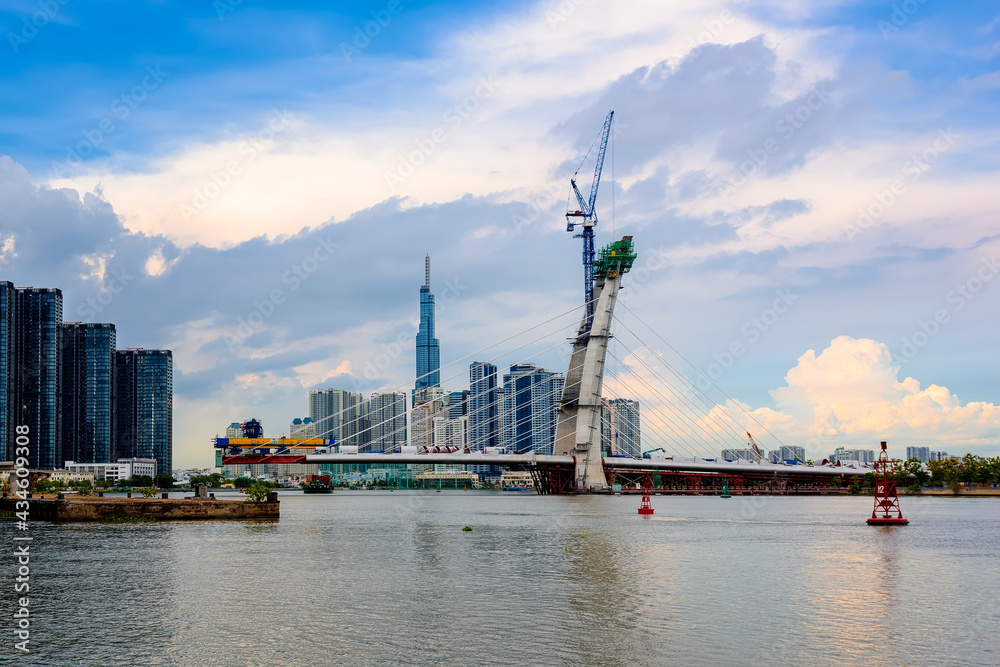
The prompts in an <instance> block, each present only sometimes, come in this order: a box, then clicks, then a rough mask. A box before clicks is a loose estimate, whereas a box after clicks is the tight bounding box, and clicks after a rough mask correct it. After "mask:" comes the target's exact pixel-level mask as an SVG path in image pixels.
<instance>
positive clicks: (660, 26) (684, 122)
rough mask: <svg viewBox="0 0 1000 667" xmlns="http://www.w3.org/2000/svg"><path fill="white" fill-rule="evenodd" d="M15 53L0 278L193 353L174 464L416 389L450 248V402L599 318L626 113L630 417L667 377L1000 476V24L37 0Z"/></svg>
mask: <svg viewBox="0 0 1000 667" xmlns="http://www.w3.org/2000/svg"><path fill="white" fill-rule="evenodd" d="M0 35H2V36H3V44H0V100H2V102H0V278H2V279H4V280H11V281H13V282H14V283H15V284H16V285H35V286H51V287H60V288H61V289H62V290H63V294H64V311H65V319H66V320H68V321H76V320H81V321H93V322H100V321H110V322H114V323H115V324H116V325H117V333H118V341H119V347H146V348H168V349H171V350H173V353H174V366H175V368H174V389H175V400H174V464H175V467H201V466H208V465H210V464H211V461H212V457H213V452H212V448H211V437H212V436H214V435H217V434H222V433H223V431H224V429H225V427H226V426H227V425H228V424H229V423H231V422H233V421H241V420H244V419H247V418H249V417H251V416H255V417H257V418H259V419H261V421H262V422H263V424H264V428H265V433H266V434H267V435H281V434H284V433H287V430H288V424H289V422H291V420H292V419H293V418H295V417H302V416H306V415H307V414H308V403H307V394H308V391H309V390H310V389H316V388H320V387H342V388H345V389H351V390H355V391H363V392H365V393H368V392H371V391H376V390H382V389H387V388H394V387H405V386H408V385H410V384H412V380H413V377H414V374H415V370H414V349H413V340H414V336H415V334H416V322H417V320H416V316H417V312H418V311H417V309H418V289H419V286H420V284H421V283H422V282H423V260H424V255H425V254H427V253H429V254H430V255H431V261H432V291H434V292H435V294H436V295H437V298H438V306H439V307H438V313H437V326H438V331H437V335H438V338H439V339H440V340H441V357H442V364H449V366H447V367H446V370H443V371H442V376H443V377H445V378H449V379H448V380H447V381H446V382H445V386H446V388H448V389H461V388H463V387H462V384H463V383H465V384H466V385H467V382H468V376H467V367H468V362H469V361H470V360H471V359H472V358H482V357H483V356H484V355H486V353H485V352H482V350H483V349H484V348H487V347H488V346H491V345H493V344H495V343H497V342H499V341H502V340H504V339H506V338H508V337H511V336H514V335H515V334H517V333H519V332H523V331H524V330H526V329H529V328H530V327H533V326H535V325H538V324H539V323H542V322H544V321H546V320H549V319H550V318H554V317H555V316H557V315H560V314H563V313H566V312H568V311H571V310H572V309H573V308H574V307H577V306H578V305H579V304H580V303H581V302H582V286H581V282H582V268H581V266H580V245H579V244H580V241H579V240H576V239H573V238H572V236H571V235H570V234H567V233H566V231H565V219H564V217H563V216H564V214H565V211H566V205H567V198H568V196H569V179H570V177H571V176H572V175H573V173H574V171H575V170H576V169H577V168H578V167H579V168H580V172H579V173H580V184H581V188H582V189H584V191H585V193H586V192H587V188H588V187H589V184H590V180H591V178H592V170H593V154H592V153H591V154H589V157H586V158H585V156H588V149H590V148H591V146H592V144H593V142H594V139H595V137H596V136H597V135H598V133H599V131H600V129H601V125H602V123H603V120H604V118H605V116H606V115H607V113H608V112H609V110H612V109H613V110H614V112H615V116H614V118H615V125H614V132H613V137H612V140H611V143H610V146H609V151H608V158H607V161H606V163H605V168H604V173H603V177H602V180H601V189H600V196H599V197H598V204H597V209H598V213H599V219H600V222H599V225H598V227H597V242H598V245H603V244H605V243H607V242H609V241H611V240H613V239H616V238H620V237H621V236H622V235H631V236H633V238H634V240H635V243H636V246H637V251H638V255H639V256H638V259H637V261H636V265H635V269H633V272H632V274H631V275H630V276H629V277H627V278H626V281H625V289H624V290H623V293H622V303H623V304H624V306H625V307H624V308H620V309H619V316H620V318H621V328H620V329H617V330H616V332H615V334H616V339H615V343H614V344H613V345H612V349H611V352H612V358H611V359H610V361H609V371H610V372H609V377H608V382H607V386H608V391H609V392H617V394H616V395H622V396H625V395H631V396H635V397H637V398H639V399H640V400H641V401H642V402H643V404H644V406H646V407H645V408H644V409H647V410H649V414H650V417H652V416H653V413H655V412H656V411H658V410H667V409H669V408H670V405H669V404H670V403H671V402H672V400H673V399H671V398H669V397H666V396H664V395H662V393H659V392H656V391H653V390H651V389H650V386H652V384H647V383H646V382H644V381H642V378H643V377H644V376H646V377H647V379H649V380H650V382H651V383H652V381H653V380H654V379H655V378H657V377H659V376H661V375H663V374H664V373H665V371H664V369H665V368H666V366H663V365H661V366H659V369H660V370H656V369H657V364H658V363H661V362H662V363H671V364H673V365H672V366H671V367H672V368H676V369H680V370H681V371H682V373H683V374H685V375H687V376H688V377H689V378H690V379H691V380H692V381H693V382H697V381H698V378H701V377H702V375H700V374H702V373H703V374H705V375H706V376H708V377H710V378H711V379H712V382H713V383H714V384H713V388H712V392H714V398H712V401H713V406H712V409H713V410H715V411H718V412H728V413H732V414H733V415H734V419H736V420H737V421H741V423H744V426H745V427H746V428H752V429H753V430H757V432H758V433H764V437H761V438H760V439H761V440H762V442H763V444H765V447H772V446H774V443H775V442H778V441H780V442H784V443H785V444H793V445H794V444H804V443H806V444H808V446H807V452H808V454H809V456H810V457H811V458H817V459H818V458H822V457H824V456H826V455H828V454H829V453H830V452H832V450H833V449H834V447H836V446H845V447H861V448H865V449H875V448H877V446H878V442H879V441H880V440H887V441H888V442H889V445H890V452H891V453H892V454H894V455H896V456H902V455H903V449H904V448H905V447H906V446H908V445H923V446H929V447H931V449H934V450H942V451H948V452H950V453H953V454H963V453H965V452H973V453H977V454H980V455H991V456H995V455H998V454H1000V407H998V405H1000V382H998V379H1000V371H998V369H1000V350H998V346H997V344H996V340H997V334H996V329H997V325H998V324H1000V317H998V316H997V313H998V298H1000V280H994V278H996V277H997V275H998V273H1000V264H998V256H1000V225H998V211H1000V204H998V200H1000V198H998V194H997V193H998V189H997V183H998V182H1000V179H998V176H1000V151H998V150H997V149H998V147H1000V9H998V7H997V5H996V3H993V2H975V1H972V2H966V3H961V5H955V4H954V3H952V4H944V3H935V2H929V1H926V0H907V1H906V2H896V3H881V2H874V3H861V2H844V1H838V0H814V1H812V2H804V1H798V0H789V1H784V2H773V1H763V2H755V1H753V0H737V1H720V0H708V1H706V2H702V3H697V6H692V3H680V2H641V1H639V2H631V3H613V2H598V1H597V0H588V1H583V0H561V1H559V2H557V1H555V0H552V1H543V2H503V3H500V2H481V3H459V2H410V1H404V0H389V1H388V2H356V3H329V2H327V3H318V2H317V3H312V2H296V1H285V2H265V1H254V0H216V1H214V2H197V3H194V2H159V1H156V2H154V1H150V2H139V1H137V2H110V1H109V2H80V1H78V0H52V1H49V2H45V1H43V0H25V1H20V0H17V1H0ZM581 165H582V166H581ZM568 317H569V319H568V320H566V321H565V322H564V323H565V324H567V326H569V329H566V331H569V330H570V329H572V327H573V324H574V321H573V318H574V317H578V316H577V315H572V314H571V315H569V316H568ZM539 331H541V329H539ZM560 335H562V336H563V339H565V334H560ZM556 343H558V339H556ZM549 347H550V346H549V345H544V346H543V345H541V344H539V345H538V346H536V348H537V349H539V350H541V349H548V348H549ZM529 349H531V348H529ZM567 352H568V348H567V349H559V350H556V351H555V352H552V353H551V354H550V357H547V358H546V357H545V356H544V355H542V356H540V357H538V359H541V360H542V361H545V362H546V363H548V364H549V367H550V368H551V369H552V370H563V368H560V367H559V366H558V364H559V363H562V364H563V366H565V363H566V362H565V360H564V355H565V354H566V353H567ZM519 354H522V352H520V351H518V352H514V351H508V352H506V353H504V350H503V347H502V346H501V347H495V348H492V350H491V352H490V356H491V358H492V356H494V355H496V356H497V358H498V360H499V361H501V362H504V363H512V362H514V361H518V360H519V357H518V355H519ZM504 355H505V356H504ZM679 355H682V358H683V362H682V361H678V359H681V357H680V356H679ZM671 359H673V360H674V361H671ZM630 378H632V379H630ZM703 381H705V383H706V386H707V381H706V380H703ZM716 386H717V387H718V389H716V388H715V387H716ZM720 392H721V393H720ZM715 403H717V405H715ZM750 415H752V418H751V416H750ZM751 423H752V424H753V426H751ZM732 444H733V446H739V445H740V443H739V442H737V441H733V443H732ZM713 449H717V448H716V447H715V446H714V445H710V444H706V445H705V448H704V451H705V452H706V453H710V452H711V451H712V450H713ZM698 451H701V450H698ZM679 453H684V452H679ZM716 453H717V452H716Z"/></svg>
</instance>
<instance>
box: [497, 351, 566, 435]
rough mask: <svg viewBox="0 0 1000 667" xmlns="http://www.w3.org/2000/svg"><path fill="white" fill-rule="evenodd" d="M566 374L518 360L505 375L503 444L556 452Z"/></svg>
mask: <svg viewBox="0 0 1000 667" xmlns="http://www.w3.org/2000/svg"><path fill="white" fill-rule="evenodd" d="M564 382H565V378H564V376H563V375H562V374H561V373H552V372H550V371H547V370H545V369H544V368H538V367H537V366H535V365H534V364H515V365H513V366H511V367H510V373H506V374H504V376H503V414H502V424H503V444H504V447H507V448H509V449H511V450H513V451H515V452H529V451H530V452H536V453H538V454H551V453H552V439H553V438H554V436H555V430H556V418H557V417H558V414H559V401H560V398H561V394H562V387H563V384H564Z"/></svg>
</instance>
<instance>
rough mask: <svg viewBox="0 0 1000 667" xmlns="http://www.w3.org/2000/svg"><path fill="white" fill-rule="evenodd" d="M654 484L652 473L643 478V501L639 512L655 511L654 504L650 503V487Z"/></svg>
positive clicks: (647, 513) (649, 512)
mask: <svg viewBox="0 0 1000 667" xmlns="http://www.w3.org/2000/svg"><path fill="white" fill-rule="evenodd" d="M652 486H653V483H652V480H651V479H650V475H646V477H645V479H643V480H642V502H641V503H639V514H645V515H649V514H652V513H653V506H652V505H650V504H649V489H650V487H652Z"/></svg>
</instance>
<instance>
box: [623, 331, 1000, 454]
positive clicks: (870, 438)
mask: <svg viewBox="0 0 1000 667" xmlns="http://www.w3.org/2000/svg"><path fill="white" fill-rule="evenodd" d="M658 356H659V355H656V354H654V353H652V352H651V351H649V350H637V351H635V352H633V353H630V354H629V355H628V356H627V357H625V358H624V359H623V362H624V366H625V367H626V372H624V373H620V374H614V373H611V374H610V376H609V378H608V381H607V383H606V388H607V392H606V395H608V396H623V397H629V398H638V399H639V400H640V402H641V404H642V410H643V411H644V421H643V429H644V430H645V433H644V439H645V441H646V442H645V443H644V446H663V445H665V446H666V447H667V449H668V451H670V452H676V453H677V454H679V455H682V456H683V455H688V456H690V455H692V454H697V455H700V456H715V455H718V450H719V449H721V448H723V447H728V448H736V449H739V448H741V447H742V446H743V445H742V444H741V443H742V442H744V441H745V439H744V432H745V431H750V432H752V433H754V434H755V436H756V437H757V439H758V440H759V441H760V442H761V444H762V445H764V446H765V447H766V448H768V449H772V448H774V447H776V446H777V444H778V440H780V441H781V443H783V444H787V445H800V446H805V447H806V450H807V452H806V453H807V456H808V457H809V458H813V459H816V460H819V459H822V458H824V457H827V456H829V455H830V454H831V453H832V452H833V450H834V449H835V448H836V447H838V446H846V447H849V448H862V449H878V443H879V442H880V441H882V440H886V441H888V442H889V444H890V448H891V450H892V451H893V453H894V455H896V456H902V455H903V449H904V448H905V447H907V446H911V445H928V446H931V447H932V448H933V449H935V450H943V451H948V452H949V453H952V454H959V455H961V454H965V453H966V452H968V451H972V452H974V453H993V452H995V451H996V447H997V445H998V444H1000V406H997V405H994V404H992V403H985V402H969V403H964V404H963V403H962V402H961V401H960V400H959V398H958V397H957V396H955V395H954V394H952V393H951V392H950V391H949V390H948V389H947V388H946V387H942V386H940V385H936V384H931V385H928V386H927V387H923V388H922V387H921V383H920V382H919V381H917V380H916V379H914V378H912V377H905V378H903V379H900V378H899V370H900V367H899V366H898V365H897V364H896V363H894V361H893V359H892V355H891V354H890V352H889V349H888V347H887V346H886V345H885V344H883V343H880V342H878V341H875V340H872V339H866V338H862V339H855V338H851V337H850V336H839V337H837V338H835V339H833V340H832V341H831V342H830V345H829V346H828V347H827V348H826V349H825V350H823V351H822V352H821V353H819V354H817V353H816V351H815V350H808V351H806V353H805V354H803V355H802V356H801V357H799V359H798V363H797V364H796V366H795V367H794V368H792V369H791V370H789V371H788V373H787V375H786V376H785V382H786V384H785V385H784V386H782V387H779V388H777V389H774V390H772V391H771V392H770V393H771V396H772V398H773V399H774V403H775V407H774V408H771V407H761V408H757V409H753V408H752V407H751V406H750V405H748V404H746V403H743V402H740V401H736V400H733V399H729V400H727V401H726V402H725V403H721V404H715V405H712V406H711V407H710V408H709V406H708V405H707V404H705V403H704V402H703V401H702V399H701V398H699V397H698V396H695V395H694V394H692V393H691V392H684V391H683V389H680V387H682V386H683V385H682V383H681V382H677V381H675V380H674V379H673V378H672V377H671V376H670V374H669V372H667V371H665V370H664V369H665V366H664V365H662V364H661V361H660V359H658V358H657V357H658ZM609 368H611V366H610V364H609ZM772 436H775V437H777V438H778V440H775V438H774V437H772Z"/></svg>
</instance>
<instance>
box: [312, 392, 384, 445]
mask: <svg viewBox="0 0 1000 667" xmlns="http://www.w3.org/2000/svg"><path fill="white" fill-rule="evenodd" d="M309 416H310V417H311V418H312V420H313V421H314V422H315V423H316V437H318V438H332V439H333V440H334V441H335V442H336V444H337V445H352V446H355V447H363V446H364V445H366V444H368V443H369V442H370V440H371V432H370V429H369V424H368V402H367V401H365V397H364V395H362V394H358V393H354V392H351V391H347V390H346V389H334V388H330V389H315V390H313V391H310V392H309Z"/></svg>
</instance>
